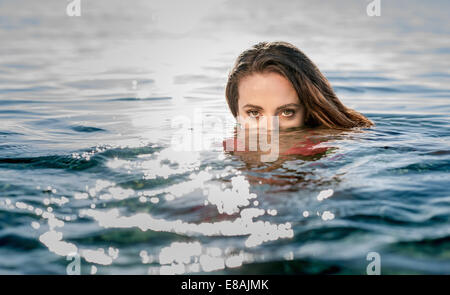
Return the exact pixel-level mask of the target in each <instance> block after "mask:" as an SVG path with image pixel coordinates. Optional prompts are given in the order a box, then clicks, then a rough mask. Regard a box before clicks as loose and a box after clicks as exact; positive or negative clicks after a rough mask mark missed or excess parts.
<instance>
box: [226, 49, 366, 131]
mask: <svg viewBox="0 0 450 295" xmlns="http://www.w3.org/2000/svg"><path fill="white" fill-rule="evenodd" d="M226 98H227V102H228V106H229V107H230V110H231V112H232V114H233V116H234V117H236V118H238V120H245V121H246V122H251V121H255V122H257V121H258V120H260V119H262V118H270V117H272V116H273V117H278V120H279V126H280V128H281V129H285V128H292V127H319V126H323V127H328V128H353V127H370V126H373V125H374V124H373V122H372V121H370V120H369V119H367V118H366V117H365V116H364V115H362V114H360V113H358V112H357V111H355V110H352V109H349V108H347V107H345V106H344V105H343V104H342V103H341V101H340V100H339V99H338V97H337V96H336V94H335V93H334V91H333V88H332V87H331V85H330V83H329V82H328V80H327V78H325V76H324V75H323V74H322V73H321V72H320V71H319V69H318V68H317V66H316V65H315V64H314V63H313V62H312V61H311V60H310V59H309V58H308V57H307V56H306V55H305V54H304V53H303V52H301V51H300V50H299V49H298V48H296V47H295V46H294V45H292V44H289V43H287V42H261V43H258V44H256V45H254V46H253V47H251V48H250V49H248V50H245V51H244V52H242V53H241V54H240V55H239V57H238V58H237V60H236V63H235V64H234V67H233V69H232V70H231V72H230V74H229V76H228V83H227V86H226Z"/></svg>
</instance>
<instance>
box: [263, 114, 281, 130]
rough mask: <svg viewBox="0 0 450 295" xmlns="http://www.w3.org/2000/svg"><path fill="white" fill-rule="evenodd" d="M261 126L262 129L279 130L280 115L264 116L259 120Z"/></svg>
mask: <svg viewBox="0 0 450 295" xmlns="http://www.w3.org/2000/svg"><path fill="white" fill-rule="evenodd" d="M258 123H259V124H258V125H259V126H258V127H259V128H260V129H266V130H278V128H279V127H280V122H279V118H278V116H272V115H269V116H263V117H261V118H260V120H259V122H258Z"/></svg>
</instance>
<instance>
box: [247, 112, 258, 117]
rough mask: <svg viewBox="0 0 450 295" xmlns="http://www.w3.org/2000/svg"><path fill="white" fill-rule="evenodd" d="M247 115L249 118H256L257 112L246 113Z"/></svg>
mask: <svg viewBox="0 0 450 295" xmlns="http://www.w3.org/2000/svg"><path fill="white" fill-rule="evenodd" d="M247 115H248V116H249V117H251V118H258V117H259V112H258V111H247Z"/></svg>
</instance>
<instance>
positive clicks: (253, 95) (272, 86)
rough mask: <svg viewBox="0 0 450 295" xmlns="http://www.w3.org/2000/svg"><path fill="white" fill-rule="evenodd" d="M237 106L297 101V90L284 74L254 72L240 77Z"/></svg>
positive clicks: (262, 105) (280, 103) (272, 104)
mask: <svg viewBox="0 0 450 295" xmlns="http://www.w3.org/2000/svg"><path fill="white" fill-rule="evenodd" d="M238 91H239V100H238V104H239V106H243V105H245V104H254V105H259V106H261V107H264V106H268V107H270V106H275V107H276V106H278V105H284V104H288V103H298V96H297V92H296V91H295V89H294V87H293V86H292V84H291V82H290V81H289V80H288V79H286V78H285V77H284V76H282V75H280V74H278V73H274V72H267V73H255V74H251V75H249V76H246V77H244V78H242V79H241V81H240V82H239V85H238Z"/></svg>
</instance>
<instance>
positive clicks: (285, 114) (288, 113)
mask: <svg viewBox="0 0 450 295" xmlns="http://www.w3.org/2000/svg"><path fill="white" fill-rule="evenodd" d="M294 114H295V111H294V110H284V111H282V112H281V115H282V116H283V117H292V116H293V115H294Z"/></svg>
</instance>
